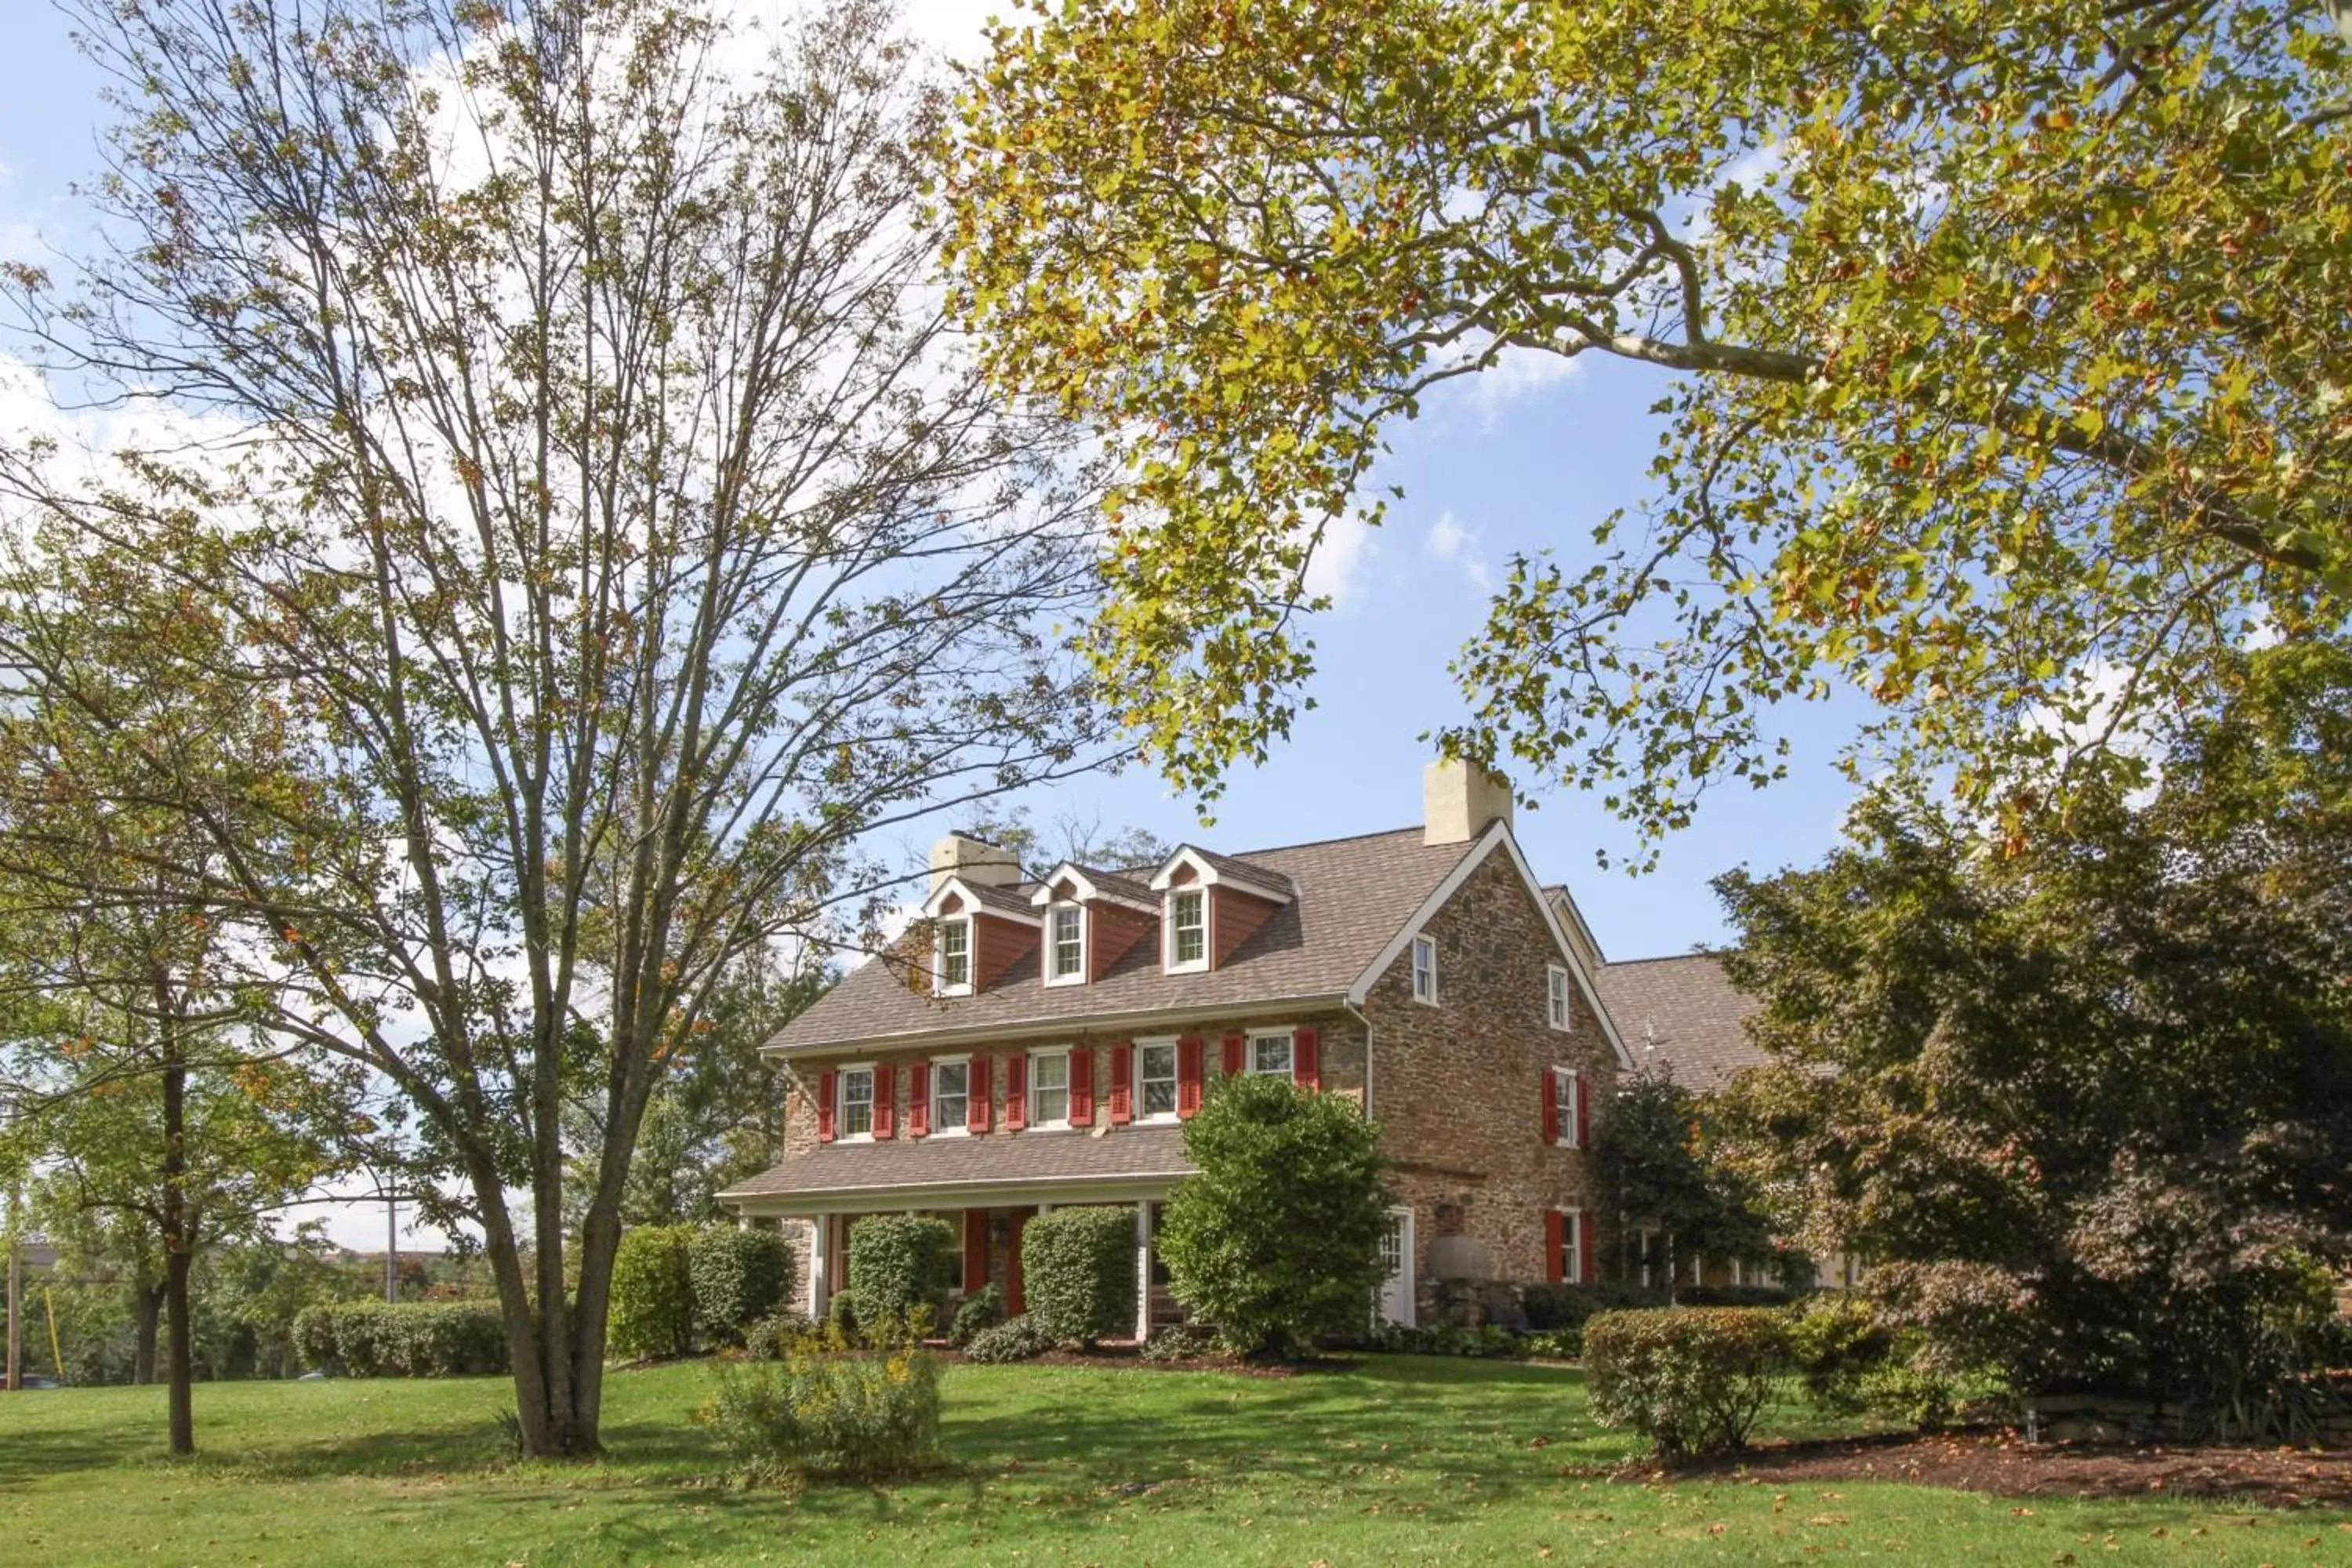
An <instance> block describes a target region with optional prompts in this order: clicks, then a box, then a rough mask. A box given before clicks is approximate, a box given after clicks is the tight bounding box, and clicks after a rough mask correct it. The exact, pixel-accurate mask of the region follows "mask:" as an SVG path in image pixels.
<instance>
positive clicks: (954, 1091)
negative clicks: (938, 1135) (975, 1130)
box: [931, 1061, 971, 1132]
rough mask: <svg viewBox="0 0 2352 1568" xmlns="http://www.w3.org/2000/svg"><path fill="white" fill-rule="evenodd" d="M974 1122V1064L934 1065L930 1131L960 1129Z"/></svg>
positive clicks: (957, 1130)
mask: <svg viewBox="0 0 2352 1568" xmlns="http://www.w3.org/2000/svg"><path fill="white" fill-rule="evenodd" d="M970 1125H971V1063H970V1062H969V1061H955V1062H934V1063H932V1064H931V1131H934V1132H961V1131H963V1130H964V1129H965V1128H966V1127H968V1126H970Z"/></svg>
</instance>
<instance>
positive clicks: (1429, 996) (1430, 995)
mask: <svg viewBox="0 0 2352 1568" xmlns="http://www.w3.org/2000/svg"><path fill="white" fill-rule="evenodd" d="M1412 999H1413V1000H1414V1001H1416V1002H1426V1003H1428V1004H1429V1005H1432V1006H1435V1005H1437V943H1435V942H1433V941H1431V940H1430V939H1429V938H1427V937H1425V936H1417V937H1414V938H1413V939H1412Z"/></svg>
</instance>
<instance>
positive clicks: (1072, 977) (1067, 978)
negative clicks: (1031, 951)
mask: <svg viewBox="0 0 2352 1568" xmlns="http://www.w3.org/2000/svg"><path fill="white" fill-rule="evenodd" d="M1086 983H1087V977H1086V974H1085V973H1083V972H1081V973H1076V974H1065V975H1063V976H1062V977H1061V978H1059V979H1052V978H1048V979H1047V980H1046V982H1045V986H1046V989H1048V990H1052V989H1053V988H1055V986H1061V985H1084V984H1086Z"/></svg>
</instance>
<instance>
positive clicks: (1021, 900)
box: [960, 882, 1037, 921]
mask: <svg viewBox="0 0 2352 1568" xmlns="http://www.w3.org/2000/svg"><path fill="white" fill-rule="evenodd" d="M960 886H961V887H962V889H963V890H964V891H966V892H968V893H970V894H971V896H972V900H973V901H974V902H976V903H978V904H979V905H980V907H981V908H982V909H984V910H995V911H996V912H997V913H999V914H1003V915H1010V916H1012V917H1013V919H1014V920H1016V921H1034V920H1035V919H1036V918H1037V911H1036V910H1035V908H1034V907H1033V906H1032V905H1031V904H1030V902H1029V894H1030V890H1031V889H1033V888H1034V886H1035V884H1034V883H1030V882H1024V883H1022V884H1021V885H1020V886H1019V888H1018V889H1013V888H999V887H992V886H991V885H989V884H988V883H985V882H962V883H961V884H960Z"/></svg>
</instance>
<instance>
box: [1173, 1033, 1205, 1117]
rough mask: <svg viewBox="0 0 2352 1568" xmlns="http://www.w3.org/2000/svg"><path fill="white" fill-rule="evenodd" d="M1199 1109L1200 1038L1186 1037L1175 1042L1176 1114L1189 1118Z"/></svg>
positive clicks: (1196, 1036) (1194, 1036)
mask: <svg viewBox="0 0 2352 1568" xmlns="http://www.w3.org/2000/svg"><path fill="white" fill-rule="evenodd" d="M1200 1109H1201V1037H1199V1036H1198V1035H1187V1036H1185V1037H1183V1038H1182V1039H1181V1040H1178V1041H1177V1042H1176V1114H1177V1115H1178V1116H1179V1117H1185V1116H1191V1115H1192V1114H1193V1113H1194V1112H1195V1111H1197V1110H1200Z"/></svg>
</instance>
